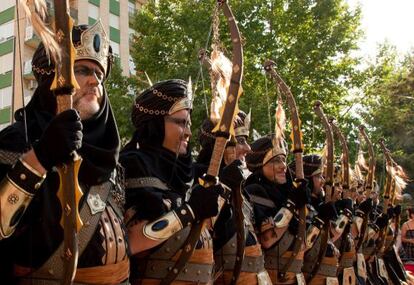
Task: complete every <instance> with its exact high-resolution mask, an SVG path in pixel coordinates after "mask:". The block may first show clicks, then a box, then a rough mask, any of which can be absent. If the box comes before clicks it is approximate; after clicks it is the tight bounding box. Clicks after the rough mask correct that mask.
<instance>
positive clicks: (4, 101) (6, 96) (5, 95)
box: [0, 86, 13, 109]
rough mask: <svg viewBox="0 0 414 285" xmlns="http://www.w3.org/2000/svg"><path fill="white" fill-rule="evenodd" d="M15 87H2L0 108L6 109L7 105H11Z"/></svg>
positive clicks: (0, 90)
mask: <svg viewBox="0 0 414 285" xmlns="http://www.w3.org/2000/svg"><path fill="white" fill-rule="evenodd" d="M12 94H13V88H12V86H9V87H6V88H3V89H0V109H4V108H6V107H9V106H11V104H12V100H11V97H12Z"/></svg>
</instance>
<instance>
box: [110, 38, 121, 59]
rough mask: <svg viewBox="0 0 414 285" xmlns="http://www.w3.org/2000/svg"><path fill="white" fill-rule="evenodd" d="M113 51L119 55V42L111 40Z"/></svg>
mask: <svg viewBox="0 0 414 285" xmlns="http://www.w3.org/2000/svg"><path fill="white" fill-rule="evenodd" d="M111 47H112V52H113V54H114V55H115V56H117V57H119V44H118V43H116V42H114V41H111Z"/></svg>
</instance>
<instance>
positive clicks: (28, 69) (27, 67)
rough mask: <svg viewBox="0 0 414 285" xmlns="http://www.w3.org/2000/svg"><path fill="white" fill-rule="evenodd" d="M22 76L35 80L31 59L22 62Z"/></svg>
mask: <svg viewBox="0 0 414 285" xmlns="http://www.w3.org/2000/svg"><path fill="white" fill-rule="evenodd" d="M23 78H24V79H26V80H36V78H35V77H34V75H33V71H32V61H31V60H28V61H25V62H24V66H23Z"/></svg>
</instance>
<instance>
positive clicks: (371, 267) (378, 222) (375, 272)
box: [361, 181, 389, 285]
mask: <svg viewBox="0 0 414 285" xmlns="http://www.w3.org/2000/svg"><path fill="white" fill-rule="evenodd" d="M370 198H371V199H372V201H373V208H372V211H371V212H370V215H369V216H368V217H369V218H368V227H367V230H366V235H365V237H364V240H363V242H362V246H361V247H362V253H363V254H364V258H365V264H366V268H367V280H366V282H367V283H366V284H371V285H373V284H388V281H387V279H388V276H383V275H384V272H382V271H381V272H380V267H379V266H378V263H377V242H378V238H379V236H380V235H379V234H380V232H381V231H383V230H385V228H386V227H387V226H388V220H389V217H388V214H386V213H385V214H383V213H382V206H381V205H380V203H379V187H378V184H377V183H376V182H375V181H374V188H373V189H372V191H371V197H370ZM380 273H381V274H380Z"/></svg>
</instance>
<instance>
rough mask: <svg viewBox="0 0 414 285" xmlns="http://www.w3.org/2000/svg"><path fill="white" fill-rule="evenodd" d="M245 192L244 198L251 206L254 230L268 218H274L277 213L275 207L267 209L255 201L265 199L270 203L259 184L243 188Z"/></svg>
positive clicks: (267, 207)
mask: <svg viewBox="0 0 414 285" xmlns="http://www.w3.org/2000/svg"><path fill="white" fill-rule="evenodd" d="M244 190H245V192H246V197H247V199H248V200H249V202H250V203H251V204H252V206H253V218H254V224H255V227H256V228H259V227H260V226H261V225H262V222H263V221H264V220H266V219H267V218H269V217H272V218H273V217H274V216H275V215H276V213H277V208H276V207H269V206H267V205H264V203H260V201H257V199H255V198H256V197H259V198H262V199H266V200H268V201H269V202H271V200H270V197H269V196H268V194H267V192H266V190H265V189H264V188H263V187H262V186H260V185H259V184H250V185H247V186H246V187H245V188H244Z"/></svg>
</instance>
